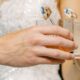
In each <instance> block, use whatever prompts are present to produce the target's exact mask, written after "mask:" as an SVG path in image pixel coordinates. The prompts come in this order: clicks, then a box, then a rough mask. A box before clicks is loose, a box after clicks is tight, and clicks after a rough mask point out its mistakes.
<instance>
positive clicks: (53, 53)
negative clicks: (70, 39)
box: [32, 46, 74, 59]
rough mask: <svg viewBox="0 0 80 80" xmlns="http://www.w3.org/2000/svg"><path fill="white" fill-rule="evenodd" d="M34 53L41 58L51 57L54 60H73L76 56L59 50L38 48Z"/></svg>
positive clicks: (35, 48)
mask: <svg viewBox="0 0 80 80" xmlns="http://www.w3.org/2000/svg"><path fill="white" fill-rule="evenodd" d="M32 50H33V52H34V53H36V55H37V56H40V57H50V58H53V59H73V58H74V56H73V55H72V54H70V53H68V52H65V51H61V50H58V49H51V48H45V47H41V46H37V47H34V48H32Z"/></svg>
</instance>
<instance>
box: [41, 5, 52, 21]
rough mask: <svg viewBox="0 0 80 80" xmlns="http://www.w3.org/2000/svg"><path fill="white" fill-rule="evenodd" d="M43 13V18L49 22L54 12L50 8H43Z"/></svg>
mask: <svg viewBox="0 0 80 80" xmlns="http://www.w3.org/2000/svg"><path fill="white" fill-rule="evenodd" d="M41 13H42V14H43V18H44V19H45V20H47V19H48V18H49V17H50V15H51V13H52V10H51V9H50V8H49V7H48V6H46V7H41Z"/></svg>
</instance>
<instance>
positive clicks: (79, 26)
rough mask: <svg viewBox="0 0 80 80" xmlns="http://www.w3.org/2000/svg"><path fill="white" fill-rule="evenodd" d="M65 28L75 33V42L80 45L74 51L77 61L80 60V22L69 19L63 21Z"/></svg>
mask: <svg viewBox="0 0 80 80" xmlns="http://www.w3.org/2000/svg"><path fill="white" fill-rule="evenodd" d="M63 27H64V28H66V29H68V30H69V31H70V32H72V33H73V35H74V40H75V42H76V43H77V44H78V48H77V49H76V50H74V55H75V59H80V22H79V21H77V20H76V19H74V18H68V19H65V20H64V21H63Z"/></svg>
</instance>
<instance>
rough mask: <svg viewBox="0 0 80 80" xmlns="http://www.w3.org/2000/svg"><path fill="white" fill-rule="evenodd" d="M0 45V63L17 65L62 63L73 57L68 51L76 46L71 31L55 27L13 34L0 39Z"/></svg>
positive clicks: (31, 29)
mask: <svg viewBox="0 0 80 80" xmlns="http://www.w3.org/2000/svg"><path fill="white" fill-rule="evenodd" d="M0 44H1V45H0V48H1V49H0V50H1V52H0V63H1V64H3V65H9V66H15V67H26V66H33V65H37V64H55V63H63V62H64V60H65V59H72V58H73V55H72V54H70V53H69V52H70V51H72V50H74V49H76V48H77V46H76V44H75V43H74V41H73V35H72V33H70V32H69V31H68V30H65V29H63V28H61V27H56V26H53V27H52V26H51V27H50V26H49V27H45V26H43V27H42V26H41V27H40V26H38V27H36V26H35V27H31V28H28V29H25V30H21V31H18V32H15V33H10V34H7V35H6V36H4V37H2V38H1V39H0ZM62 48H64V49H65V50H68V51H69V52H67V51H64V50H62Z"/></svg>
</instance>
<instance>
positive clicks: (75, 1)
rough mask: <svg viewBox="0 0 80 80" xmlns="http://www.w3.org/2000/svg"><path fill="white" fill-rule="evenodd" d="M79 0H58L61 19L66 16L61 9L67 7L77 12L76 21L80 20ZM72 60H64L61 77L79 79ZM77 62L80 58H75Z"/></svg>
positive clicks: (67, 79) (71, 79)
mask: <svg viewBox="0 0 80 80" xmlns="http://www.w3.org/2000/svg"><path fill="white" fill-rule="evenodd" d="M79 3H80V0H60V4H61V5H60V10H61V14H62V19H63V20H64V19H66V18H68V17H67V16H65V15H64V12H63V10H64V9H65V8H66V7H68V8H71V9H73V10H74V12H75V13H76V14H77V16H78V17H77V19H76V20H77V21H80V4H79ZM73 62H74V61H73V60H66V62H65V63H64V64H63V65H62V73H63V78H64V79H65V80H80V71H79V69H78V68H77V67H76V66H75V65H74V64H73ZM77 63H78V64H80V60H77Z"/></svg>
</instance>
